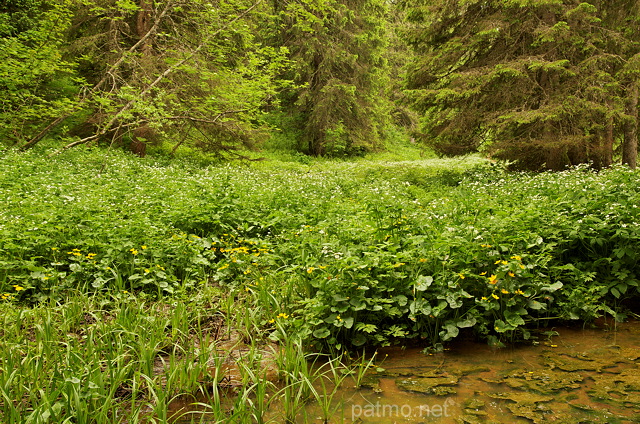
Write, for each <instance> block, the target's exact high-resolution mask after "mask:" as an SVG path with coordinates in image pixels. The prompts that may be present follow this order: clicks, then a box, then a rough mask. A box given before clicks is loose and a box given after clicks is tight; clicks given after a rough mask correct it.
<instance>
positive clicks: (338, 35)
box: [274, 0, 388, 156]
mask: <svg viewBox="0 0 640 424" xmlns="http://www.w3.org/2000/svg"><path fill="white" fill-rule="evenodd" d="M274 11H275V15H276V18H277V21H276V22H277V26H278V31H277V34H278V35H279V39H278V40H277V41H276V43H279V44H281V45H284V46H285V47H287V48H288V50H289V51H290V57H291V59H292V61H294V64H295V69H294V75H293V76H292V79H293V80H294V81H295V82H296V83H297V86H298V88H297V89H295V90H294V91H292V92H290V93H289V94H288V96H285V102H284V105H283V106H284V109H285V111H287V112H288V113H292V114H294V115H296V118H297V119H296V121H297V122H298V123H299V133H300V134H301V136H300V140H299V141H300V143H301V146H300V147H301V150H303V151H305V152H306V153H308V154H311V155H317V156H319V155H333V156H338V155H339V156H342V155H353V154H358V153H359V152H363V151H366V150H372V149H375V148H377V147H379V146H380V144H381V130H382V128H383V127H384V125H385V122H386V118H387V116H388V109H387V103H386V100H385V99H386V89H387V87H386V83H387V78H388V74H387V63H386V60H385V58H384V52H385V48H386V25H385V17H386V7H385V4H384V2H382V1H380V0H314V1H293V2H288V3H287V2H282V1H278V0H276V1H275V2H274Z"/></svg>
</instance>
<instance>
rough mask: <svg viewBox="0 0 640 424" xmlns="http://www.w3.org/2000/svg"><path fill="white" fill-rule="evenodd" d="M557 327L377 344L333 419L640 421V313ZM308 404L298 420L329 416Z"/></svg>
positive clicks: (338, 399) (363, 423)
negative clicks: (492, 342) (635, 317)
mask: <svg viewBox="0 0 640 424" xmlns="http://www.w3.org/2000/svg"><path fill="white" fill-rule="evenodd" d="M554 330H555V331H556V332H557V333H558V335H556V336H553V337H550V338H549V339H547V338H546V337H544V336H542V338H541V340H540V343H539V344H538V345H536V346H532V345H528V346H513V347H508V348H500V349H497V348H491V347H489V346H487V345H486V344H483V343H473V342H458V343H455V344H452V345H451V346H450V347H449V349H448V350H447V351H445V352H443V353H438V354H431V355H429V354H425V353H422V351H421V349H417V348H415V349H414V348H411V349H401V348H389V349H381V350H379V351H378V353H377V358H378V361H377V364H376V365H377V366H376V367H373V369H372V370H371V371H370V372H369V373H368V374H367V375H366V377H365V379H364V383H363V387H361V388H359V389H355V388H354V387H353V382H349V381H347V382H346V383H345V384H343V386H342V388H341V389H340V390H339V391H338V392H337V393H336V394H335V396H334V399H335V403H334V408H335V409H334V411H335V412H333V413H332V415H331V418H330V420H329V422H330V423H360V424H367V423H377V424H393V423H398V424H399V423H532V422H533V423H547V422H551V423H640V322H631V323H625V324H619V325H618V326H617V329H616V331H613V329H612V328H608V327H607V326H601V328H598V329H570V328H559V329H558V328H556V329H554ZM304 412H305V413H304V414H303V416H301V417H300V419H299V420H298V423H300V424H301V423H322V422H324V420H323V418H322V417H323V414H322V411H321V409H320V407H319V405H318V404H314V403H310V404H309V405H308V406H307V408H306V410H305V411H304ZM273 422H279V421H278V420H277V418H275V419H274V421H273Z"/></svg>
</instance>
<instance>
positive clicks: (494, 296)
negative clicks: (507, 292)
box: [491, 293, 500, 299]
mask: <svg viewBox="0 0 640 424" xmlns="http://www.w3.org/2000/svg"><path fill="white" fill-rule="evenodd" d="M491 297H493V298H494V299H500V298H499V297H498V296H497V295H496V294H495V293H491Z"/></svg>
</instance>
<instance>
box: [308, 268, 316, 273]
mask: <svg viewBox="0 0 640 424" xmlns="http://www.w3.org/2000/svg"><path fill="white" fill-rule="evenodd" d="M314 269H315V268H314V267H310V268H307V274H311V273H312V272H313V270H314Z"/></svg>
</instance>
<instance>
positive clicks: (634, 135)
mask: <svg viewBox="0 0 640 424" xmlns="http://www.w3.org/2000/svg"><path fill="white" fill-rule="evenodd" d="M626 109H627V110H626V112H627V115H629V117H630V118H629V121H628V122H626V123H625V125H624V142H623V143H622V163H624V164H627V165H629V168H631V169H636V162H637V159H638V81H634V82H633V83H632V84H631V86H630V87H629V90H628V94H627V105H626Z"/></svg>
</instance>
